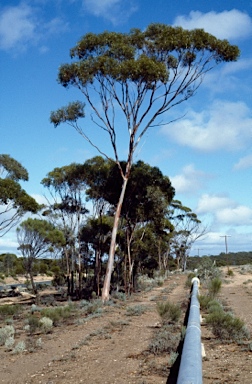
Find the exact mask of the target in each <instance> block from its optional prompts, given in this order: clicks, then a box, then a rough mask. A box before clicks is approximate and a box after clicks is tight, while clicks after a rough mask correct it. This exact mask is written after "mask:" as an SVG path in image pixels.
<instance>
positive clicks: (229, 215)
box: [196, 194, 252, 227]
mask: <svg viewBox="0 0 252 384" xmlns="http://www.w3.org/2000/svg"><path fill="white" fill-rule="evenodd" d="M196 213H197V215H200V214H203V215H205V214H207V215H212V216H213V218H214V224H215V226H217V225H218V226H219V225H229V226H241V227H242V226H250V225H252V208H250V207H247V206H245V205H240V204H237V203H236V202H235V201H233V200H231V199H230V198H229V197H227V196H222V195H209V194H204V195H202V197H201V198H200V199H199V201H198V206H197V208H196Z"/></svg>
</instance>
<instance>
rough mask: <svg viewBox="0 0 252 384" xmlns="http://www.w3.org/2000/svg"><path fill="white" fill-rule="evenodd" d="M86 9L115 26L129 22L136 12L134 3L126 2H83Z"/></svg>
mask: <svg viewBox="0 0 252 384" xmlns="http://www.w3.org/2000/svg"><path fill="white" fill-rule="evenodd" d="M83 6H84V9H86V10H87V11H88V12H89V13H91V14H93V15H94V16H97V17H100V16H101V17H103V18H105V19H107V20H109V21H110V22H111V23H113V24H114V25H117V24H120V23H123V22H125V21H127V19H128V18H129V16H130V15H131V14H132V13H134V12H136V10H137V7H136V6H135V5H134V2H132V1H127V2H125V1H124V0H83Z"/></svg>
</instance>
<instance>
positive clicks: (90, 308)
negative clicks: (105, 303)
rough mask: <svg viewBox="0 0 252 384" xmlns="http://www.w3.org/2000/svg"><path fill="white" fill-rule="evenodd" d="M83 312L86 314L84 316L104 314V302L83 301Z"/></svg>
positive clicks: (81, 304) (81, 305)
mask: <svg viewBox="0 0 252 384" xmlns="http://www.w3.org/2000/svg"><path fill="white" fill-rule="evenodd" d="M80 307H81V311H82V313H84V315H93V314H97V313H101V312H102V308H101V307H102V301H101V300H95V301H92V302H90V301H87V300H82V301H81V303H80Z"/></svg>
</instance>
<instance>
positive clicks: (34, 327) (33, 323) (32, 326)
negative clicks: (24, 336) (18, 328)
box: [27, 315, 40, 335]
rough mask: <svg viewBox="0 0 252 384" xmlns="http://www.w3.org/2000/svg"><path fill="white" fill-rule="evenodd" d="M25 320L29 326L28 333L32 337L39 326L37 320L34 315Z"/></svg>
mask: <svg viewBox="0 0 252 384" xmlns="http://www.w3.org/2000/svg"><path fill="white" fill-rule="evenodd" d="M27 320H28V325H29V332H30V334H31V335H32V334H34V333H35V332H36V331H37V330H38V328H39V326H40V324H39V318H38V317H36V316H35V315H32V316H29V317H28V319H27Z"/></svg>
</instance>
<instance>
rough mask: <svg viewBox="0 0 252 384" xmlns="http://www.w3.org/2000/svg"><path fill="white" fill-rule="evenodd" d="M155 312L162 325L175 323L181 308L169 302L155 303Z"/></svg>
mask: <svg viewBox="0 0 252 384" xmlns="http://www.w3.org/2000/svg"><path fill="white" fill-rule="evenodd" d="M157 312H158V314H159V316H160V317H161V319H162V322H163V323H164V324H167V323H177V322H178V321H179V319H180V316H181V308H180V306H179V305H177V304H173V303H171V302H169V301H166V302H163V301H161V302H159V303H157Z"/></svg>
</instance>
